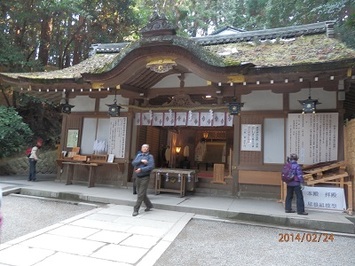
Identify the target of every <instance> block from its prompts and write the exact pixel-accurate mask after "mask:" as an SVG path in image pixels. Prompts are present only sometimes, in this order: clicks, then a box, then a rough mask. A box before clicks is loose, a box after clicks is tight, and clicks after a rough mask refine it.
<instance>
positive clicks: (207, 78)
mask: <svg viewBox="0 0 355 266" xmlns="http://www.w3.org/2000/svg"><path fill="white" fill-rule="evenodd" d="M334 23H335V22H334V21H325V22H319V23H314V24H307V25H298V26H290V27H283V28H276V29H264V30H257V31H238V30H235V29H232V28H231V27H226V28H224V29H221V30H219V31H218V32H216V33H213V34H211V35H208V36H202V37H195V38H185V37H180V36H177V35H176V28H175V26H174V25H172V24H171V23H170V22H169V21H168V20H167V18H166V17H165V16H163V15H159V14H154V15H153V17H152V18H151V20H150V21H149V23H148V24H147V25H146V26H145V27H144V28H143V29H141V37H140V39H139V40H137V41H134V42H123V43H107V44H104V43H98V44H93V45H92V51H91V54H90V56H89V57H88V59H86V60H84V61H83V62H81V63H79V64H77V65H74V66H71V67H68V68H65V69H61V70H55V71H49V72H40V73H38V72H37V73H0V82H1V84H7V85H11V86H12V87H13V88H14V89H15V90H16V91H19V92H21V93H30V94H33V95H36V96H37V97H42V98H47V99H49V98H51V99H53V100H55V101H57V102H58V104H59V102H60V103H61V105H62V108H63V124H62V134H61V142H60V151H61V154H62V157H61V158H58V160H59V161H58V169H59V170H58V173H59V174H58V180H60V181H63V182H69V183H70V182H89V180H88V175H89V172H90V171H91V172H90V176H91V175H92V176H93V177H92V178H94V181H91V183H90V182H89V184H91V186H92V185H106V186H122V185H123V186H126V185H127V184H129V183H130V182H131V176H132V166H131V161H132V159H133V158H134V156H135V154H136V153H137V151H138V150H139V149H140V146H141V145H142V144H143V143H148V144H149V145H150V151H151V153H152V154H153V155H154V157H155V161H156V166H157V169H160V168H162V169H168V170H166V171H165V172H164V171H160V172H159V173H160V174H159V178H160V176H163V177H162V179H161V181H159V182H155V179H156V178H157V176H158V174H157V173H155V174H154V178H153V179H154V180H152V188H155V189H156V192H157V193H160V192H164V188H165V189H170V188H169V187H170V186H171V187H172V188H171V189H173V190H174V189H175V190H176V189H177V192H178V193H179V194H180V195H181V196H183V194H181V193H182V190H184V191H183V192H184V193H185V192H188V191H197V192H201V193H203V192H206V193H217V194H218V193H221V194H223V195H229V196H255V197H269V198H280V185H281V184H280V171H281V168H282V165H283V163H284V162H285V159H286V156H287V155H288V154H290V153H297V154H299V157H300V163H302V164H304V165H313V164H316V163H321V162H329V161H343V160H344V137H343V133H344V132H343V130H344V129H343V121H344V120H345V119H347V118H348V117H350V116H351V114H353V113H354V111H355V107H354V106H355V104H354V102H355V97H354V94H355V87H354V86H355V74H354V73H355V71H354V70H355V69H354V66H355V50H354V49H351V48H348V47H346V46H345V44H344V43H342V42H341V41H340V40H338V39H337V38H336V36H335V34H334ZM314 113H316V115H315V114H314ZM324 139H326V140H327V141H323V140H324ZM77 148H79V150H77ZM78 155H79V157H78ZM93 155H96V156H99V157H93ZM100 155H101V157H100ZM75 156H76V157H75ZM74 158H76V160H77V161H79V162H80V163H81V164H84V165H82V166H80V167H79V166H78V167H77V168H76V169H74V170H72V173H70V178H69V179H68V175H67V176H63V171H62V170H63V169H62V168H63V167H66V166H65V164H68V161H69V162H71V160H72V161H75V160H74ZM93 161H94V162H93ZM85 163H91V164H92V163H96V164H97V165H98V166H95V167H86V165H85ZM63 165H64V166H63ZM179 169H180V170H179ZM64 172H67V170H66V171H64ZM167 173H170V174H168V178H167V177H166V176H167ZM174 174H175V175H174ZM189 175H190V176H189ZM92 180H93V179H92ZM181 182H185V185H184V186H183V188H181ZM192 183H193V184H192ZM157 186H159V187H157ZM179 187H180V188H179ZM185 190H186V191H185ZM169 191H170V190H168V191H166V192H169ZM207 191H208V192H207ZM175 192H176V191H175Z"/></svg>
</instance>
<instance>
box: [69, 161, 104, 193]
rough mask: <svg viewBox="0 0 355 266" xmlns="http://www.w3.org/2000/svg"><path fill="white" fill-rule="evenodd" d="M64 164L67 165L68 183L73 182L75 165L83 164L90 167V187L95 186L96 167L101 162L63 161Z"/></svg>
mask: <svg viewBox="0 0 355 266" xmlns="http://www.w3.org/2000/svg"><path fill="white" fill-rule="evenodd" d="M62 164H63V165H67V166H68V167H67V168H66V170H67V172H66V177H67V178H66V183H65V184H66V185H71V184H73V175H74V167H77V166H83V167H89V180H88V187H94V186H95V173H94V172H95V169H96V167H98V166H100V165H101V164H98V163H83V162H62Z"/></svg>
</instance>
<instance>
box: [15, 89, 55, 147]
mask: <svg viewBox="0 0 355 266" xmlns="http://www.w3.org/2000/svg"><path fill="white" fill-rule="evenodd" d="M14 97H15V98H16V102H17V107H16V110H17V112H18V114H19V115H20V116H22V117H23V121H24V122H25V123H26V124H27V125H28V126H29V127H30V129H31V131H32V132H33V136H34V138H33V139H32V141H35V140H36V139H37V138H41V139H43V141H44V145H43V148H44V149H51V148H54V147H55V145H56V143H57V142H58V139H59V137H60V133H61V126H62V116H61V111H60V107H59V106H57V105H54V104H52V103H50V102H47V101H43V100H41V99H38V98H36V97H33V96H30V95H28V94H19V93H18V92H15V93H14Z"/></svg>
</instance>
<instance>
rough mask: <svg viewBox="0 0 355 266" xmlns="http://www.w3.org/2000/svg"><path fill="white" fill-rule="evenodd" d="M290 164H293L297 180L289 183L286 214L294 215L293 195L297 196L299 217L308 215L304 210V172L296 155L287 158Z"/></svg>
mask: <svg viewBox="0 0 355 266" xmlns="http://www.w3.org/2000/svg"><path fill="white" fill-rule="evenodd" d="M287 161H288V162H291V164H292V170H293V171H294V174H295V178H294V180H293V181H291V182H289V183H287V195H286V202H285V211H286V213H294V212H295V211H294V210H292V199H293V194H294V193H295V194H296V208H297V214H299V215H308V213H307V212H305V210H304V200H303V193H302V188H303V182H304V180H303V171H302V168H301V166H300V165H299V164H298V162H297V161H298V156H297V154H295V153H292V154H290V157H288V158H287Z"/></svg>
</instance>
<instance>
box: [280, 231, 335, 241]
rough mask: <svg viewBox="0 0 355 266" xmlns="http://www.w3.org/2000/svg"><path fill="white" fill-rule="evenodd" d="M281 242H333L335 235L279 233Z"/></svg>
mask: <svg viewBox="0 0 355 266" xmlns="http://www.w3.org/2000/svg"><path fill="white" fill-rule="evenodd" d="M278 240H279V242H300V243H302V242H333V241H334V235H333V234H328V233H306V232H303V233H279V238H278Z"/></svg>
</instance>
